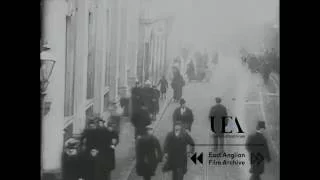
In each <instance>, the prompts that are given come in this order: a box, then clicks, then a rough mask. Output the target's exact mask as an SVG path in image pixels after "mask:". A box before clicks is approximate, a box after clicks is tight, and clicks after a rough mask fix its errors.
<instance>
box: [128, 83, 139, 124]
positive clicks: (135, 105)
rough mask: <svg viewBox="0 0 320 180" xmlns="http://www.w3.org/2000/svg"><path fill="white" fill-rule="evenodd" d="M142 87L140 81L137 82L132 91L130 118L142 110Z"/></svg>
mask: <svg viewBox="0 0 320 180" xmlns="http://www.w3.org/2000/svg"><path fill="white" fill-rule="evenodd" d="M141 89H142V88H141V85H140V82H139V81H136V83H135V86H134V87H132V89H131V101H130V102H131V103H130V106H129V109H130V110H129V114H130V118H132V115H133V114H134V112H137V111H139V110H140V108H141V107H140V104H141V101H142V90H141Z"/></svg>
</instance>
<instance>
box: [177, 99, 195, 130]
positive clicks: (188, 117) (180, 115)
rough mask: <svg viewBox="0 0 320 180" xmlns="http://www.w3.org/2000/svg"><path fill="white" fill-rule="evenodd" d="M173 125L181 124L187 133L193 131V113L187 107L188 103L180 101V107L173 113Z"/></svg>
mask: <svg viewBox="0 0 320 180" xmlns="http://www.w3.org/2000/svg"><path fill="white" fill-rule="evenodd" d="M172 119H173V124H175V123H177V122H180V123H182V125H183V127H184V128H185V129H186V130H187V131H189V132H190V131H191V127H192V124H193V113H192V110H191V109H190V108H188V107H187V106H186V101H185V100H184V99H183V98H182V99H180V107H178V108H176V109H175V110H174V112H173V116H172Z"/></svg>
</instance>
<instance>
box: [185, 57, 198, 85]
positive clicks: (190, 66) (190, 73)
mask: <svg viewBox="0 0 320 180" xmlns="http://www.w3.org/2000/svg"><path fill="white" fill-rule="evenodd" d="M186 74H187V76H188V81H189V82H190V81H191V80H194V79H195V77H196V70H195V67H194V63H193V61H190V63H189V64H188V67H187V72H186Z"/></svg>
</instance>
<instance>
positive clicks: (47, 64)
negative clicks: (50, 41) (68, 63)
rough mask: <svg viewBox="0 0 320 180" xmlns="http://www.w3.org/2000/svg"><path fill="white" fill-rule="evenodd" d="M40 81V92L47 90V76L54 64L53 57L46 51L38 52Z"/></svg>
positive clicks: (48, 76)
mask: <svg viewBox="0 0 320 180" xmlns="http://www.w3.org/2000/svg"><path fill="white" fill-rule="evenodd" d="M40 60H41V66H40V82H41V92H42V93H43V92H45V91H46V90H47V87H48V84H49V78H50V76H51V73H52V70H53V67H54V65H55V62H56V61H55V58H54V56H53V55H52V54H50V53H49V52H48V51H42V52H41V53H40Z"/></svg>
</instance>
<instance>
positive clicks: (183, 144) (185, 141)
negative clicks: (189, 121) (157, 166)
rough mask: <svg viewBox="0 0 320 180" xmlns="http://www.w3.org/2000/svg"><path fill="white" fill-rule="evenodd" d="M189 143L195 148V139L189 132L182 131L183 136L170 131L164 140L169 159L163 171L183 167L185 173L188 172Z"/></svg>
mask: <svg viewBox="0 0 320 180" xmlns="http://www.w3.org/2000/svg"><path fill="white" fill-rule="evenodd" d="M187 145H191V147H192V148H191V149H192V151H193V150H194V141H193V139H192V138H191V136H190V135H189V134H188V133H182V134H181V137H176V136H175V135H174V132H170V133H168V135H167V137H166V139H165V142H164V153H167V154H168V159H167V161H166V164H165V165H164V168H163V171H171V170H175V169H177V168H182V170H183V173H184V174H185V173H186V172H187V163H188V157H187Z"/></svg>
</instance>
